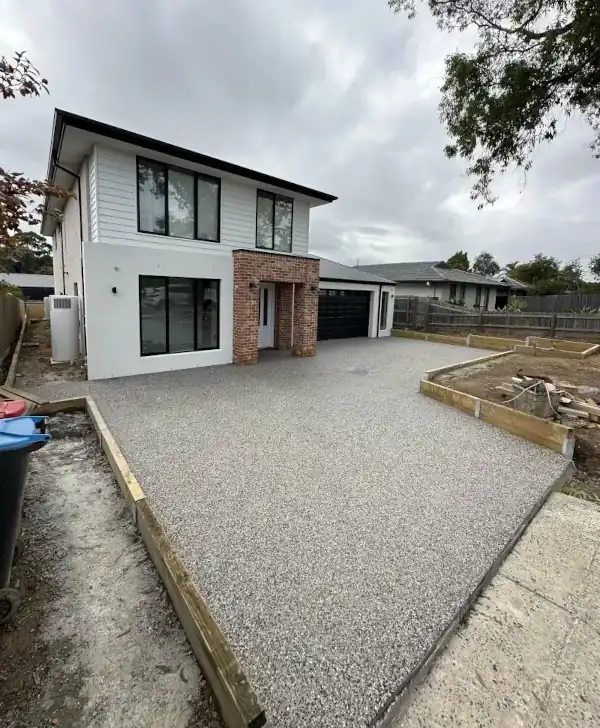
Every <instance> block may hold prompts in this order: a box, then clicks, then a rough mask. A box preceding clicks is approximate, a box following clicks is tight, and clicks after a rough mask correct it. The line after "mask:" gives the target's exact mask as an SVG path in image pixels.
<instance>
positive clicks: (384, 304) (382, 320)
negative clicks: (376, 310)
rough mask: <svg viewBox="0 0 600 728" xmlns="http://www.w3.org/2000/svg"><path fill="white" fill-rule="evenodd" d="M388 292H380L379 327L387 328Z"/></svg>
mask: <svg viewBox="0 0 600 728" xmlns="http://www.w3.org/2000/svg"><path fill="white" fill-rule="evenodd" d="M389 295H390V294H389V293H385V292H384V293H382V294H381V311H380V314H379V328H380V329H387V312H388V298H389Z"/></svg>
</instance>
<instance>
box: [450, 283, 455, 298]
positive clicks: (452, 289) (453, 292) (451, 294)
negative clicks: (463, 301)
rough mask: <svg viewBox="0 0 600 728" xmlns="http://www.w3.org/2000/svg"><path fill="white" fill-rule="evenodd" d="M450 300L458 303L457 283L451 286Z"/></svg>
mask: <svg viewBox="0 0 600 728" xmlns="http://www.w3.org/2000/svg"><path fill="white" fill-rule="evenodd" d="M450 300H451V301H456V283H451V284H450Z"/></svg>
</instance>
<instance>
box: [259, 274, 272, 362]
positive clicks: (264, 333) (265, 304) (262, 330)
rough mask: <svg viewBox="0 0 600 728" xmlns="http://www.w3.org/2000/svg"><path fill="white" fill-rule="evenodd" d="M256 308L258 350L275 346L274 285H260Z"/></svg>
mask: <svg viewBox="0 0 600 728" xmlns="http://www.w3.org/2000/svg"><path fill="white" fill-rule="evenodd" d="M259 300H260V305H259V307H258V348H259V349H268V348H272V347H273V346H275V284H274V283H261V284H260V299H259Z"/></svg>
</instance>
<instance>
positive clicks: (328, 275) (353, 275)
mask: <svg viewBox="0 0 600 728" xmlns="http://www.w3.org/2000/svg"><path fill="white" fill-rule="evenodd" d="M319 260H320V263H319V278H321V279H329V280H334V281H354V282H355V283H387V284H388V285H390V284H391V285H394V281H392V280H389V279H388V278H380V277H379V276H378V275H374V274H373V273H366V272H365V271H363V270H359V269H356V268H350V266H347V265H342V264H341V263H336V262H335V261H333V260H327V258H319Z"/></svg>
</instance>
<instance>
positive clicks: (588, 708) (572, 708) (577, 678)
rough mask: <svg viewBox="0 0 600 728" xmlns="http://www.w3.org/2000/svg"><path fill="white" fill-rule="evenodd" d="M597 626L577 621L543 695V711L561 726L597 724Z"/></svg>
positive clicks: (599, 671)
mask: <svg viewBox="0 0 600 728" xmlns="http://www.w3.org/2000/svg"><path fill="white" fill-rule="evenodd" d="M599 626H600V625H598V624H596V626H595V628H593V627H590V626H588V625H587V624H584V623H578V624H576V625H575V626H574V628H573V630H572V632H571V634H570V635H569V638H568V640H567V641H566V643H565V646H564V651H563V653H562V655H561V659H560V661H559V663H558V665H557V668H556V673H555V675H554V680H553V683H552V686H551V689H550V691H549V693H548V696H547V699H546V712H547V713H548V715H549V716H551V717H552V720H553V721H554V723H555V724H556V725H557V726H561V728H588V727H589V728H596V727H597V726H598V724H599V723H600V693H599V692H598V680H599V679H600V634H599V633H598V627H599Z"/></svg>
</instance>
